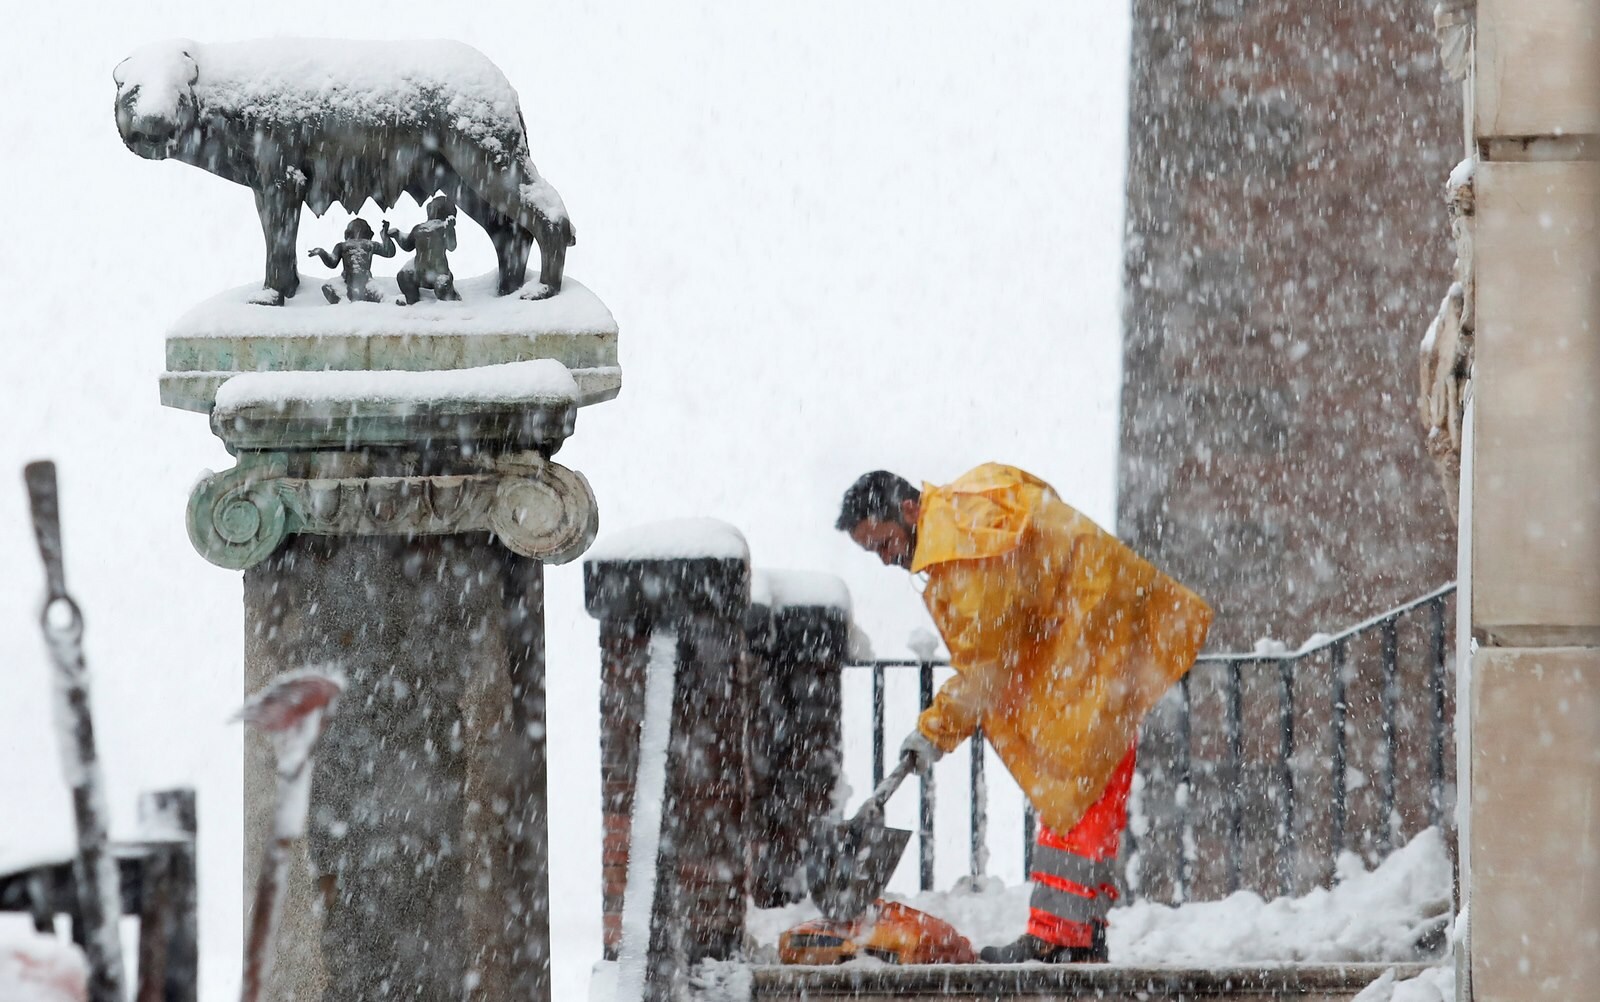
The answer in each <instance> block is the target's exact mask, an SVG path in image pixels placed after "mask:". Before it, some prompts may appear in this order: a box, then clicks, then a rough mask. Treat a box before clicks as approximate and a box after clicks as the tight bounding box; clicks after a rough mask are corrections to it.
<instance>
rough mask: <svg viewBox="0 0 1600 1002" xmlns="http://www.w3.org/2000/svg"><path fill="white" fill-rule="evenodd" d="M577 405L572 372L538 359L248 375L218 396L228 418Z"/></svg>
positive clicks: (227, 384) (229, 383)
mask: <svg viewBox="0 0 1600 1002" xmlns="http://www.w3.org/2000/svg"><path fill="white" fill-rule="evenodd" d="M263 309H265V307H263ZM577 399H578V384H577V383H576V382H574V381H573V379H572V373H570V372H568V371H567V367H566V366H564V365H562V364H561V363H560V362H557V361H555V360H554V359H549V358H538V359H530V360H529V361H526V362H506V363H504V364H501V365H483V366H478V367H476V368H472V369H438V370H434V371H431V372H409V371H405V370H399V369H384V370H378V371H366V370H337V369H330V370H325V371H322V372H243V373H240V374H239V375H237V376H234V377H232V378H231V379H229V380H228V381H227V382H225V383H223V384H222V387H221V389H219V390H217V412H218V413H220V414H227V413H229V412H232V411H236V410H239V409H241V408H244V407H253V406H260V405H272V404H283V403H288V402H291V401H293V402H295V403H383V404H397V405H401V406H405V405H410V406H418V407H420V406H424V405H439V404H445V405H448V404H454V403H534V402H538V403H576V402H577Z"/></svg>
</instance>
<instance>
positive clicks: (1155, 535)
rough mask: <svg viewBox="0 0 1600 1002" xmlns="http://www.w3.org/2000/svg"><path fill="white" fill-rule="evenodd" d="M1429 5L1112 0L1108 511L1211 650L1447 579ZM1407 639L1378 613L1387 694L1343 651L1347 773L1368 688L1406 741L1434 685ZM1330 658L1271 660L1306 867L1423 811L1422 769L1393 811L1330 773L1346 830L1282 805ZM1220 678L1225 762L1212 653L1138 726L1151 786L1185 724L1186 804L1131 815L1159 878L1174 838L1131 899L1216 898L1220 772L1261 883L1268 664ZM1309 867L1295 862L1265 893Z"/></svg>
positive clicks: (1301, 776) (1314, 782)
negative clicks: (1437, 441) (1291, 714)
mask: <svg viewBox="0 0 1600 1002" xmlns="http://www.w3.org/2000/svg"><path fill="white" fill-rule="evenodd" d="M1432 6H1433V5H1432V3H1431V0H1343V2H1338V3H1328V2H1323V0H1259V2H1250V3H1245V2H1240V0H1181V2H1169V0H1134V3H1133V35H1132V72H1131V81H1130V107H1129V134H1128V174H1127V229H1126V234H1125V268H1126V271H1125V302H1124V310H1125V315H1124V359H1123V363H1124V364H1123V383H1122V414H1121V457H1120V461H1119V462H1120V468H1119V502H1118V505H1119V507H1118V516H1117V521H1118V532H1119V534H1120V535H1121V537H1122V538H1123V539H1124V540H1125V541H1126V542H1128V543H1129V544H1130V545H1132V546H1133V547H1134V548H1135V549H1137V550H1139V551H1140V552H1141V553H1143V554H1146V555H1147V556H1148V557H1149V558H1150V559H1151V560H1153V561H1154V562H1155V563H1156V564H1157V565H1158V566H1160V567H1161V568H1163V569H1164V570H1166V571H1167V572H1169V573H1171V574H1172V575H1173V576H1175V577H1177V578H1178V579H1179V580H1181V581H1183V582H1184V583H1185V584H1187V585H1189V586H1190V587H1192V588H1194V589H1195V590H1196V591H1197V592H1199V593H1200V594H1201V595H1203V596H1205V598H1206V599H1207V600H1208V601H1210V602H1211V603H1212V605H1213V606H1214V607H1215V609H1216V611H1217V619H1216V623H1215V626H1214V628H1213V631H1212V635H1211V640H1210V644H1209V648H1210V649H1211V650H1214V651H1239V650H1244V651H1249V650H1250V649H1251V648H1252V646H1253V645H1254V644H1255V642H1256V641H1257V639H1258V638H1262V637H1274V638H1277V639H1279V640H1282V641H1285V642H1287V644H1288V646H1289V647H1290V648H1291V649H1293V648H1295V647H1298V646H1299V645H1300V643H1301V642H1302V641H1304V640H1306V639H1307V638H1308V637H1310V636H1311V635H1312V634H1314V633H1318V632H1334V631H1337V630H1339V629H1342V628H1344V627H1347V626H1350V625H1352V624H1354V623H1356V622H1359V621H1361V620H1363V619H1366V618H1367V617H1369V616H1372V615H1374V614H1376V613H1379V612H1381V611H1383V610H1385V609H1388V608H1391V607H1394V606H1397V605H1399V604H1400V603H1402V602H1405V601H1407V600H1409V599H1412V598H1414V597H1416V596H1419V595H1422V594H1424V593H1426V592H1429V591H1430V590H1432V589H1434V588H1436V587H1438V586H1440V585H1443V584H1446V583H1447V582H1450V581H1451V580H1453V579H1454V578H1455V576H1456V567H1455V554H1456V533H1455V526H1454V523H1453V521H1452V519H1451V515H1450V509H1449V506H1448V504H1447V500H1446V497H1445V494H1444V491H1443V489H1442V488H1441V486H1440V481H1439V477H1438V475H1437V473H1436V471H1435V469H1434V466H1433V463H1432V461H1431V460H1430V458H1429V455H1428V453H1427V450H1426V447H1425V443H1424V429H1423V426H1422V422H1421V418H1420V416H1419V413H1418V406H1417V389H1416V387H1417V372H1418V361H1417V359H1418V344H1419V342H1420V340H1421V339H1422V336H1423V334H1424V332H1425V331H1426V329H1427V326H1428V323H1429V321H1430V320H1431V319H1432V317H1433V315H1434V313H1435V310H1436V308H1437V305H1438V303H1439V301H1440V298H1441V297H1442V296H1444V295H1445V292H1446V290H1447V289H1448V287H1449V284H1450V281H1451V269H1452V264H1453V259H1454V249H1453V247H1452V245H1451V242H1450V230H1449V224H1448V220H1447V216H1446V208H1445V202H1444V189H1445V181H1446V179H1447V177H1448V176H1449V174H1450V170H1451V168H1452V166H1453V165H1454V164H1455V163H1457V161H1459V160H1460V159H1461V157H1462V155H1463V149H1462V141H1461V114H1462V101H1461V89H1460V86H1459V84H1457V83H1455V82H1453V81H1451V80H1449V79H1448V78H1447V76H1446V74H1445V73H1444V71H1443V69H1442V68H1441V65H1440V59H1439V55H1438V46H1437V42H1436V39H1435V35H1434V23H1433V16H1432ZM1429 643H1430V640H1429V637H1428V631H1427V629H1426V628H1419V629H1416V630H1412V629H1410V628H1405V629H1402V630H1400V631H1399V635H1398V637H1397V638H1396V644H1397V645H1398V647H1399V650H1398V652H1397V653H1398V660H1399V662H1400V664H1401V666H1402V667H1401V669H1400V671H1399V674H1398V685H1399V687H1400V691H1399V693H1398V695H1394V694H1393V692H1392V690H1391V692H1390V694H1386V693H1385V689H1384V685H1385V682H1384V677H1385V676H1384V674H1383V668H1382V661H1383V658H1384V653H1383V652H1381V651H1380V650H1379V649H1378V648H1379V646H1380V645H1379V644H1377V643H1373V644H1370V645H1367V646H1362V645H1354V646H1352V649H1351V650H1350V651H1349V660H1348V662H1347V664H1346V667H1345V668H1344V674H1345V676H1346V679H1345V681H1346V682H1347V683H1348V685H1347V686H1346V689H1345V690H1340V691H1347V692H1348V696H1347V704H1348V706H1347V709H1348V720H1349V725H1350V733H1349V761H1350V765H1351V768H1352V770H1353V771H1352V772H1351V773H1350V775H1351V776H1358V777H1375V776H1377V775H1378V774H1379V772H1380V770H1381V769H1382V767H1383V766H1384V764H1385V763H1384V761H1383V759H1384V756H1386V755H1389V754H1391V752H1389V751H1387V750H1386V749H1385V745H1386V737H1387V732H1386V730H1385V728H1387V727H1388V726H1389V725H1388V724H1387V723H1385V722H1384V715H1385V712H1386V710H1385V706H1384V701H1385V699H1391V698H1392V699H1393V700H1394V701H1395V702H1397V704H1398V711H1397V714H1396V715H1395V717H1394V719H1395V720H1396V726H1397V727H1398V728H1399V729H1401V731H1402V733H1405V734H1407V735H1411V734H1420V733H1421V732H1422V729H1423V727H1424V726H1425V725H1426V724H1427V722H1428V720H1429V718H1430V717H1431V716H1432V715H1433V714H1435V713H1436V712H1437V711H1436V710H1434V709H1433V708H1432V707H1431V703H1430V700H1431V689H1430V687H1433V688H1436V687H1437V685H1436V683H1434V682H1433V681H1431V676H1429V675H1428V673H1427V672H1426V671H1425V670H1423V669H1422V668H1421V667H1412V666H1421V665H1423V664H1424V663H1426V661H1427V659H1428V658H1429V657H1430V656H1432V652H1431V650H1430V649H1429V648H1428V644H1429ZM1369 647H1370V649H1368V648H1369ZM1332 672H1333V666H1332V663H1331V661H1330V660H1329V659H1327V658H1310V659H1307V660H1306V661H1304V662H1300V663H1298V664H1297V667H1296V668H1295V678H1294V681H1293V685H1292V698H1293V700H1294V701H1295V704H1296V710H1295V716H1296V721H1295V729H1296V742H1297V745H1296V748H1297V751H1296V765H1295V773H1296V779H1295V781H1296V783H1297V784H1298V786H1299V789H1300V791H1301V792H1300V795H1299V796H1300V803H1301V804H1302V805H1303V807H1304V810H1305V811H1306V812H1307V813H1306V816H1305V817H1303V818H1302V819H1300V820H1299V821H1298V822H1297V825H1298V826H1299V827H1298V828H1297V829H1296V830H1295V832H1294V838H1296V839H1299V840H1301V841H1302V842H1304V843H1305V846H1304V847H1303V848H1304V849H1305V852H1304V858H1305V859H1306V860H1309V861H1315V860H1321V859H1324V858H1326V853H1325V852H1319V851H1313V850H1314V849H1317V848H1320V849H1323V850H1325V849H1326V848H1327V847H1328V845H1330V844H1332V845H1335V846H1338V845H1347V846H1349V847H1351V848H1355V849H1357V850H1360V851H1362V852H1364V853H1365V854H1366V855H1367V857H1368V858H1369V859H1370V860H1376V859H1377V858H1378V857H1380V856H1381V855H1383V853H1384V852H1386V851H1387V850H1388V848H1389V847H1390V845H1391V844H1394V843H1399V842H1403V840H1404V839H1405V838H1406V837H1409V836H1410V835H1412V834H1414V833H1415V832H1416V831H1417V830H1419V829H1420V828H1421V827H1424V826H1425V825H1426V823H1427V820H1426V819H1427V817H1428V816H1429V813H1430V812H1429V811H1428V810H1426V809H1424V805H1425V804H1426V803H1427V799H1428V793H1427V791H1426V789H1425V788H1424V787H1423V785H1422V784H1420V783H1419V782H1417V781H1415V780H1414V779H1413V777H1414V776H1416V775H1417V774H1419V773H1422V772H1425V771H1426V770H1422V769H1406V768H1401V769H1400V770H1399V772H1400V775H1401V778H1400V789H1398V790H1397V791H1395V800H1396V802H1397V806H1396V808H1395V810H1396V811H1397V812H1399V813H1398V815H1395V814H1386V813H1385V812H1384V811H1382V810H1381V809H1380V807H1379V803H1380V799H1379V798H1377V797H1374V796H1373V789H1374V787H1375V786H1376V785H1377V784H1376V783H1369V784H1367V785H1366V786H1365V788H1364V789H1363V788H1360V783H1359V781H1358V782H1357V784H1356V786H1355V787H1353V788H1352V790H1351V793H1350V805H1349V816H1348V820H1347V824H1348V829H1349V838H1348V841H1331V842H1330V839H1333V838H1336V837H1334V836H1330V834H1329V832H1330V822H1329V820H1328V819H1327V818H1326V817H1325V816H1316V815H1313V814H1311V813H1310V811H1311V810H1312V809H1313V808H1314V807H1320V806H1322V805H1323V804H1324V803H1325V800H1326V791H1327V790H1328V789H1329V782H1330V779H1329V776H1328V775H1327V772H1328V768H1329V767H1328V754H1327V752H1326V747H1327V744H1328V741H1329V740H1330V739H1329V738H1328V737H1327V735H1328V732H1329V728H1330V726H1331V725H1330V723H1329V720H1330V717H1331V715H1332V714H1331V704H1330V699H1332V697H1331V693H1332V692H1333V691H1334V689H1333V687H1332V685H1331V683H1330V676H1331V674H1332ZM1240 679H1241V685H1242V688H1243V690H1244V692H1243V695H1242V697H1241V698H1240V700H1239V703H1240V705H1242V714H1243V718H1244V719H1243V730H1244V739H1243V747H1242V757H1243V762H1242V764H1241V766H1240V767H1239V769H1238V770H1234V769H1233V768H1232V766H1231V764H1230V763H1231V761H1232V760H1231V758H1230V755H1229V749H1228V747H1227V739H1226V738H1225V737H1224V735H1223V732H1224V716H1225V714H1226V712H1227V709H1226V707H1227V705H1228V700H1229V698H1230V697H1229V696H1228V694H1227V693H1226V692H1225V691H1224V688H1223V687H1224V686H1225V685H1226V684H1227V675H1226V673H1225V672H1219V671H1209V672H1202V671H1197V672H1196V674H1195V678H1194V679H1193V685H1192V698H1193V713H1192V719H1191V722H1190V724H1187V725H1184V728H1179V727H1178V726H1177V725H1176V723H1175V718H1174V717H1173V716H1170V715H1169V716H1163V715H1162V714H1158V715H1157V716H1156V718H1154V719H1152V721H1151V722H1150V723H1149V724H1148V725H1147V727H1146V734H1145V739H1144V743H1143V750H1144V762H1145V771H1146V781H1147V783H1149V784H1153V785H1151V786H1149V787H1148V789H1151V790H1157V791H1159V789H1160V784H1162V783H1164V782H1165V783H1175V782H1178V781H1177V780H1176V779H1175V778H1174V777H1173V776H1171V775H1165V774H1163V770H1165V769H1167V765H1166V763H1169V762H1170V761H1172V760H1173V758H1174V756H1175V750H1176V744H1175V742H1178V741H1179V740H1180V738H1179V737H1178V735H1179V733H1180V732H1182V733H1187V734H1189V735H1190V737H1189V747H1188V750H1189V752H1190V754H1191V755H1192V757H1193V760H1194V776H1195V779H1194V782H1193V785H1192V788H1191V789H1190V791H1189V793H1188V794H1187V796H1190V797H1191V798H1192V799H1191V800H1190V808H1191V811H1192V812H1193V813H1194V814H1195V816H1196V817H1198V818H1199V821H1198V823H1197V825H1196V831H1195V833H1194V841H1193V843H1192V844H1191V845H1189V846H1188V847H1187V849H1182V850H1180V848H1179V846H1178V840H1176V839H1174V838H1171V837H1168V836H1170V832H1167V831H1166V829H1167V828H1170V826H1166V825H1164V824H1163V819H1162V818H1160V817H1155V816H1152V817H1150V818H1149V822H1150V830H1151V836H1150V837H1149V838H1147V839H1146V840H1145V842H1144V846H1143V848H1144V851H1145V852H1146V853H1147V854H1148V855H1147V857H1146V859H1145V860H1144V865H1143V866H1142V869H1143V871H1144V872H1145V874H1146V875H1147V877H1151V876H1153V875H1154V874H1156V873H1158V872H1161V873H1170V872H1172V870H1173V868H1174V866H1175V864H1174V861H1173V860H1174V855H1175V854H1176V853H1178V852H1180V851H1181V852H1184V853H1185V855H1186V859H1187V860H1188V863H1189V871H1188V878H1189V879H1188V886H1187V887H1186V888H1184V889H1182V890H1179V889H1177V888H1175V887H1174V886H1173V885H1172V884H1171V882H1170V881H1166V882H1163V881H1161V880H1153V879H1147V880H1146V884H1147V886H1145V887H1143V888H1142V889H1141V890H1142V892H1143V893H1145V894H1146V895H1148V896H1151V897H1155V898H1157V899H1168V900H1171V899H1173V898H1175V897H1179V896H1183V895H1185V894H1186V895H1187V896H1189V897H1191V898H1195V897H1200V898H1206V897H1217V896H1221V895H1223V894H1226V893H1227V892H1228V891H1229V890H1230V889H1231V886H1230V884H1232V883H1235V882H1238V881H1239V880H1240V878H1239V877H1238V875H1237V874H1233V875H1229V874H1228V873H1227V869H1226V867H1224V866H1223V865H1222V864H1221V863H1220V862H1219V860H1221V858H1222V857H1223V855H1224V852H1223V849H1222V846H1223V845H1224V844H1225V832H1226V829H1227V827H1228V820H1227V819H1228V811H1227V809H1226V808H1225V806H1224V802H1225V798H1226V797H1227V796H1228V791H1229V790H1230V789H1233V788H1240V789H1242V790H1243V791H1244V793H1243V794H1242V796H1243V798H1244V804H1245V806H1244V811H1243V820H1242V825H1241V826H1240V827H1241V828H1242V830H1243V832H1244V838H1245V839H1246V840H1247V842H1249V843H1250V844H1249V845H1247V847H1246V852H1245V853H1244V856H1245V858H1244V859H1243V861H1242V866H1237V867H1236V869H1242V872H1243V879H1242V882H1243V884H1244V885H1245V886H1253V887H1255V888H1256V889H1258V890H1261V891H1263V892H1266V893H1275V892H1277V891H1278V890H1279V888H1280V884H1279V883H1278V882H1276V881H1275V880H1274V878H1273V877H1272V876H1271V871H1272V867H1271V866H1269V865H1267V862H1268V860H1269V859H1270V858H1271V852H1272V848H1271V847H1272V845H1273V843H1274V841H1275V839H1276V835H1275V829H1276V826H1277V825H1278V823H1279V821H1278V819H1279V811H1280V805H1281V797H1282V795H1283V792H1282V791H1283V783H1282V781H1281V780H1280V779H1279V776H1280V773H1281V771H1282V770H1281V766H1280V764H1279V757H1278V755H1279V744H1278V742H1279V734H1280V726H1279V722H1278V721H1279V718H1278V713H1279V706H1280V699H1281V698H1282V697H1281V695H1280V685H1281V679H1280V677H1279V675H1278V673H1277V672H1276V671H1270V672H1269V671H1258V670H1255V669H1252V668H1246V669H1245V670H1243V671H1242V672H1241V673H1240ZM1171 709H1172V708H1171V707H1168V708H1167V710H1168V711H1169V712H1170V711H1171ZM1452 712H1453V711H1452ZM1446 719H1448V718H1446ZM1407 740H1409V737H1408V739H1407ZM1400 747H1401V748H1402V751H1401V753H1400V754H1401V755H1402V756H1405V755H1410V754H1411V752H1410V750H1409V749H1410V746H1409V745H1408V744H1406V743H1405V742H1402V743H1401V745H1400ZM1402 765H1403V763H1402ZM1452 773H1453V770H1452ZM1450 781H1451V782H1453V775H1452V776H1451V778H1450ZM1433 813H1434V814H1437V813H1438V811H1437V809H1435V810H1434V811H1433ZM1380 815H1382V816H1381V817H1380ZM1445 816H1446V817H1448V810H1446V811H1445ZM1396 822H1397V823H1396ZM1329 879H1331V873H1329V872H1327V871H1326V869H1325V868H1324V867H1323V866H1322V864H1321V863H1314V865H1313V864H1308V865H1307V866H1306V867H1303V868H1301V869H1300V870H1299V871H1298V872H1296V873H1295V874H1293V875H1292V879H1291V880H1290V881H1289V887H1290V889H1303V888H1304V887H1306V886H1309V885H1311V884H1315V883H1324V882H1326V881H1327V880H1329Z"/></svg>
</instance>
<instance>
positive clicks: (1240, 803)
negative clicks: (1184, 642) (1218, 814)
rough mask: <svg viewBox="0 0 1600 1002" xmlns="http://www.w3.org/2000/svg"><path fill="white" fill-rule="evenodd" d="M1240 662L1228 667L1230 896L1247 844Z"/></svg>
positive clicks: (1234, 662)
mask: <svg viewBox="0 0 1600 1002" xmlns="http://www.w3.org/2000/svg"><path fill="white" fill-rule="evenodd" d="M1239 664H1240V663H1239V662H1238V661H1233V662H1230V663H1229V664H1228V717H1227V728H1228V735H1227V736H1228V767H1229V775H1230V777H1231V778H1232V783H1230V784H1229V790H1228V893H1230V894H1231V893H1233V892H1234V891H1237V890H1238V889H1239V866H1240V859H1239V856H1240V854H1241V853H1242V851H1243V846H1242V843H1243V841H1244V791H1243V789H1242V787H1243V786H1244V734H1243V719H1242V718H1243V716H1244V696H1243V694H1242V693H1241V692H1240V691H1239V689H1240V683H1241V679H1240V670H1239Z"/></svg>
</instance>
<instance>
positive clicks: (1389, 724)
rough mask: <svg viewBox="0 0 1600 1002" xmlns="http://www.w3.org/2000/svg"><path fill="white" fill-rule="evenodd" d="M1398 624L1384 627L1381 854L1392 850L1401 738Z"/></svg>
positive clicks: (1379, 836) (1394, 622) (1394, 621)
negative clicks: (1397, 709)
mask: <svg viewBox="0 0 1600 1002" xmlns="http://www.w3.org/2000/svg"><path fill="white" fill-rule="evenodd" d="M1396 632H1397V622H1396V620H1394V619H1388V620H1385V621H1384V624H1383V634H1382V637H1383V815H1382V816H1381V817H1380V818H1379V819H1378V844H1379V845H1380V846H1381V847H1382V849H1383V851H1384V852H1386V853H1387V852H1388V851H1389V850H1390V849H1392V848H1394V837H1395V830H1394V828H1395V825H1394V813H1395V796H1394V788H1395V778H1394V773H1395V765H1396V762H1395V760H1396V759H1397V758H1398V757H1399V748H1400V736H1399V734H1398V733H1397V732H1396V730H1395V707H1396V705H1397V704H1398V703H1399V702H1400V679H1399V673H1398V671H1397V666H1396V661H1397V659H1398V653H1397V648H1398V641H1397V639H1396Z"/></svg>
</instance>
